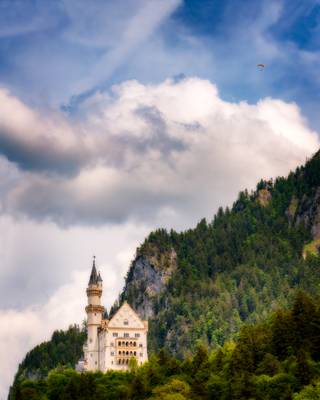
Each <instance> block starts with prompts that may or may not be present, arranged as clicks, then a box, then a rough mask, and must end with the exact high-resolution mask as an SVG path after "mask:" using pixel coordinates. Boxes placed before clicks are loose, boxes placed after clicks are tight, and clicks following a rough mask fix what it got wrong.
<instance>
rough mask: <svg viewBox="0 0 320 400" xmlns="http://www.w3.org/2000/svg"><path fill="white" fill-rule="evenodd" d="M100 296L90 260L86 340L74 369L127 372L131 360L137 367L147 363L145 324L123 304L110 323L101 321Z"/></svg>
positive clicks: (100, 291)
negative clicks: (82, 357) (82, 354)
mask: <svg viewBox="0 0 320 400" xmlns="http://www.w3.org/2000/svg"><path fill="white" fill-rule="evenodd" d="M101 296H102V279H101V275H100V273H99V274H98V273H97V270H96V266H95V257H94V258H93V265H92V271H91V275H90V279H89V284H88V287H87V297H88V305H87V306H86V313H87V331H88V338H87V343H86V344H85V345H84V347H83V351H84V360H83V361H82V362H81V361H80V362H79V363H78V366H77V367H78V369H80V370H85V371H97V370H99V371H102V372H105V371H107V370H111V369H112V370H127V369H128V366H129V360H130V359H131V358H135V359H136V361H137V364H138V365H141V364H143V363H144V362H145V361H148V353H147V333H148V321H143V320H141V319H140V317H139V316H138V315H137V314H136V312H135V311H133V309H132V308H131V307H130V306H129V304H128V303H127V302H124V303H123V304H122V306H121V307H120V309H119V310H118V311H117V312H116V314H115V315H113V317H112V318H111V319H110V320H109V319H105V318H104V315H105V314H104V311H105V310H104V307H103V306H102V305H101Z"/></svg>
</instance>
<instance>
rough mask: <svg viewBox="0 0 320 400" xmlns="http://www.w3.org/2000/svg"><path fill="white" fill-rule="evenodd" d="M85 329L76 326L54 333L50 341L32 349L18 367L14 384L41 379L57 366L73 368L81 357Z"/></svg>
mask: <svg viewBox="0 0 320 400" xmlns="http://www.w3.org/2000/svg"><path fill="white" fill-rule="evenodd" d="M85 339H86V332H85V329H84V328H82V329H81V330H80V328H79V327H78V326H77V325H74V326H70V327H69V329H68V330H67V331H61V330H60V331H55V332H53V334H52V337H51V340H50V341H48V342H44V343H41V344H39V345H38V346H36V347H35V348H33V349H32V350H31V351H30V352H29V353H27V355H26V356H25V358H24V360H23V361H22V363H21V364H20V365H19V368H18V372H17V374H16V377H15V383H16V382H19V381H20V380H22V379H25V378H29V379H42V378H45V377H46V376H47V375H48V372H49V371H50V370H52V369H54V368H56V367H58V366H60V365H61V366H62V365H63V366H65V367H70V368H74V366H75V364H76V363H77V362H78V360H79V359H80V357H81V355H82V347H83V344H84V341H85Z"/></svg>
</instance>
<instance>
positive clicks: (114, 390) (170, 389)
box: [11, 293, 320, 400]
mask: <svg viewBox="0 0 320 400" xmlns="http://www.w3.org/2000/svg"><path fill="white" fill-rule="evenodd" d="M319 398H320V303H319V301H314V300H312V299H311V297H309V296H307V295H305V294H303V293H298V294H297V295H296V298H295V300H294V303H293V306H292V308H291V309H289V310H286V309H281V310H278V311H277V312H275V313H273V314H272V315H270V316H269V318H268V319H267V321H265V322H264V323H260V324H256V325H247V326H245V327H243V328H242V329H241V332H240V335H239V338H238V339H237V340H236V341H226V342H225V343H224V345H223V346H218V347H216V348H215V349H213V350H211V351H208V348H207V347H206V346H205V345H204V344H198V347H197V349H196V351H195V353H194V355H193V356H192V357H187V358H185V359H184V360H179V359H177V358H174V357H172V356H171V355H170V354H169V353H167V352H166V351H165V350H162V351H160V352H159V353H158V354H157V355H152V356H151V357H150V360H149V362H148V363H146V364H144V365H143V366H141V367H139V368H137V366H136V365H135V363H134V362H133V360H132V362H131V365H130V371H128V372H115V371H109V372H107V373H105V374H103V373H101V372H98V373H82V374H81V373H77V372H75V371H74V370H72V369H68V368H64V367H58V368H56V369H55V370H53V371H51V372H50V373H49V376H48V377H47V378H46V379H40V380H36V381H35V380H27V379H26V380H22V381H20V382H18V383H17V384H16V386H15V388H14V390H13V391H12V393H11V399H12V400H40V399H41V400H46V399H49V400H71V399H79V400H81V399H83V400H87V399H88V400H89V399H97V400H100V399H101V400H109V399H110V400H111V399H114V400H120V399H132V400H141V399H148V400H184V399H190V400H191V399H194V400H197V399H198V400H200V399H201V400H202V399H203V400H204V399H217V400H228V399H235V400H236V399H243V400H244V399H256V400H260V399H261V400H262V399H263V400H268V399H278V400H287V399H294V400H303V399H308V400H312V399H319Z"/></svg>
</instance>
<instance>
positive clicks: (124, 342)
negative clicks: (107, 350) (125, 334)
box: [116, 338, 139, 348]
mask: <svg viewBox="0 0 320 400" xmlns="http://www.w3.org/2000/svg"><path fill="white" fill-rule="evenodd" d="M116 347H119V348H128V347H130V348H138V347H139V344H138V343H137V341H136V340H128V339H127V338H125V339H121V340H117V341H116Z"/></svg>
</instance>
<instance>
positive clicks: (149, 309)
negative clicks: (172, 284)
mask: <svg viewBox="0 0 320 400" xmlns="http://www.w3.org/2000/svg"><path fill="white" fill-rule="evenodd" d="M176 269H177V254H176V252H175V250H174V249H173V248H171V249H169V250H166V251H164V252H160V251H159V249H158V248H157V247H156V246H149V247H148V248H147V249H143V250H142V251H140V252H138V254H137V256H136V258H135V259H134V260H133V262H132V264H131V267H130V270H129V273H128V276H127V279H126V284H125V287H124V291H123V293H122V298H121V300H124V299H126V300H127V301H128V302H129V303H130V304H131V305H132V306H133V307H134V308H135V310H136V311H137V312H138V313H139V315H140V316H141V317H143V318H145V319H149V318H152V317H153V316H154V301H155V300H156V299H157V297H158V296H159V295H160V293H161V292H162V290H164V288H165V287H166V285H167V283H168V281H169V279H170V277H171V276H172V274H173V272H174V271H175V270H176Z"/></svg>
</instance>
